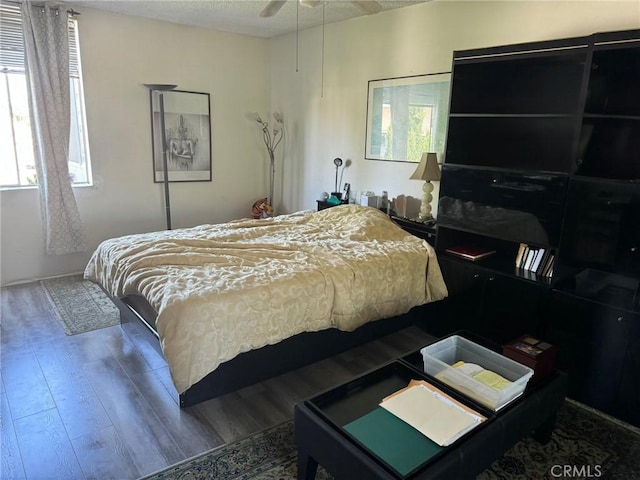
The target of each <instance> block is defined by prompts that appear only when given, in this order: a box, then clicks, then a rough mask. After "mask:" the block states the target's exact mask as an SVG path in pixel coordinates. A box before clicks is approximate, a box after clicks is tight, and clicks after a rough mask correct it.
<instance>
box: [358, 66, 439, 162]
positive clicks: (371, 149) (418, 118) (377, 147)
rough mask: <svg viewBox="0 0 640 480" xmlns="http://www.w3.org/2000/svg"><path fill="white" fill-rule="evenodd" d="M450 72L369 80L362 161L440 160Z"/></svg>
mask: <svg viewBox="0 0 640 480" xmlns="http://www.w3.org/2000/svg"><path fill="white" fill-rule="evenodd" d="M450 89H451V73H450V72H447V73H434V74H430V75H415V76H411V77H398V78H387V79H382V80H370V81H369V87H368V94H367V135H366V137H367V138H366V145H365V158H366V159H369V160H394V161H400V162H419V161H420V158H421V156H422V153H423V152H436V153H438V157H439V158H443V155H444V147H445V140H446V130H447V117H448V114H449V92H450Z"/></svg>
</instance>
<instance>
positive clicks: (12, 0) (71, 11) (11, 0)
mask: <svg viewBox="0 0 640 480" xmlns="http://www.w3.org/2000/svg"><path fill="white" fill-rule="evenodd" d="M3 2H4V3H11V4H13V5H22V4H23V3H24V2H18V1H16V0H3ZM35 6H36V7H44V6H45V4H42V5H38V4H36V5H35ZM52 8H53V9H58V7H52ZM67 13H68V14H69V16H70V17H76V16H79V15H82V14H81V13H80V12H77V11H75V10H74V9H73V7H72V8H70V9H69V10H67Z"/></svg>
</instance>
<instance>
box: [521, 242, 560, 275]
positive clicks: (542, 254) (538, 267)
mask: <svg viewBox="0 0 640 480" xmlns="http://www.w3.org/2000/svg"><path fill="white" fill-rule="evenodd" d="M554 258H555V252H554V251H553V250H551V249H550V248H543V247H534V246H531V245H527V244H526V243H521V244H520V245H519V246H518V252H517V254H516V260H515V265H516V268H520V269H522V270H524V271H525V273H527V276H528V277H531V275H530V274H533V275H538V276H542V277H551V275H552V274H553V263H554Z"/></svg>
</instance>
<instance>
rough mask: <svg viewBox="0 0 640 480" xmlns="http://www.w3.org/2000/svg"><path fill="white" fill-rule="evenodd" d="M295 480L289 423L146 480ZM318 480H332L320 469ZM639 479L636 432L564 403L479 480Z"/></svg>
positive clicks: (638, 437) (639, 439)
mask: <svg viewBox="0 0 640 480" xmlns="http://www.w3.org/2000/svg"><path fill="white" fill-rule="evenodd" d="M295 478H296V448H295V444H294V440H293V422H292V421H291V420H290V421H287V422H285V423H283V424H281V425H278V426H276V427H273V428H270V429H269V430H266V431H264V432H261V433H258V434H255V435H253V436H251V437H248V438H246V439H244V440H241V441H238V442H236V443H233V444H230V445H225V446H222V447H218V448H216V449H214V450H211V451H209V452H205V453H203V454H201V455H198V456H196V457H193V458H191V459H188V460H185V461H184V462H181V463H178V464H176V465H173V466H171V467H169V468H167V469H164V470H162V471H160V472H156V473H154V474H151V475H148V476H146V477H143V479H144V480H169V479H171V480H223V479H224V480H240V479H242V480H249V479H255V480H289V479H295ZM316 478H317V479H319V480H320V479H322V480H324V479H327V478H330V477H329V475H328V474H327V473H326V472H325V471H324V470H323V469H322V468H319V469H318V475H317V476H316ZM554 478H573V479H578V478H601V479H614V480H618V479H619V480H622V479H624V480H634V479H640V430H639V429H636V428H634V427H632V426H629V425H627V424H625V423H623V422H620V421H617V420H615V419H613V418H611V417H609V416H607V415H604V414H601V413H600V412H597V411H595V410H593V409H590V408H588V407H585V406H583V405H581V404H579V403H576V402H573V401H571V400H567V401H566V402H565V403H564V405H563V406H562V407H561V409H560V411H559V413H558V421H557V423H556V428H555V429H554V431H553V434H552V438H551V441H550V442H549V443H548V444H546V445H540V444H538V443H537V442H536V441H535V440H533V439H531V438H525V439H524V440H522V441H520V442H518V443H517V444H516V445H515V446H514V447H513V448H512V449H511V450H509V451H508V452H507V453H506V454H505V455H504V456H503V457H502V458H500V459H499V460H496V461H495V462H494V463H493V464H492V465H491V466H490V467H489V468H487V469H486V470H485V471H484V472H482V473H481V474H480V475H479V476H478V479H479V480H542V479H554Z"/></svg>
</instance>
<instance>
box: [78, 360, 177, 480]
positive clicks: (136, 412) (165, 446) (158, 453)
mask: <svg viewBox="0 0 640 480" xmlns="http://www.w3.org/2000/svg"><path fill="white" fill-rule="evenodd" d="M84 370H85V373H86V375H87V378H88V379H89V381H90V382H91V384H92V386H93V389H94V391H95V392H96V394H97V395H98V398H99V399H100V401H101V403H102V405H103V406H104V407H105V410H106V411H107V414H108V415H109V418H110V419H111V422H112V424H113V425H114V426H115V427H116V429H117V430H118V431H121V432H125V433H124V434H122V435H121V438H122V440H123V441H124V442H125V445H126V448H127V449H128V450H129V452H130V454H131V456H132V458H133V461H134V462H135V465H136V467H137V468H138V471H140V472H141V473H142V474H146V473H150V472H154V471H156V470H159V469H160V468H162V467H163V466H166V465H171V464H173V463H175V462H177V461H179V460H181V459H183V458H184V457H185V455H184V453H183V452H182V451H181V450H180V448H179V446H178V445H177V444H176V443H175V441H174V440H173V439H172V438H171V436H170V435H169V434H168V433H167V431H166V430H165V428H164V426H163V425H162V422H161V421H160V419H159V418H158V417H157V415H155V413H154V412H153V410H152V409H151V406H150V405H149V403H148V402H147V401H146V400H145V398H144V397H143V396H142V394H141V393H140V391H139V390H138V389H137V387H136V386H135V385H134V384H133V382H132V381H131V379H130V378H129V376H128V375H127V374H126V373H125V372H124V371H123V370H122V368H121V366H120V364H119V362H118V360H117V359H116V358H110V359H101V360H99V361H96V362H90V363H87V364H85V365H84Z"/></svg>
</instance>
